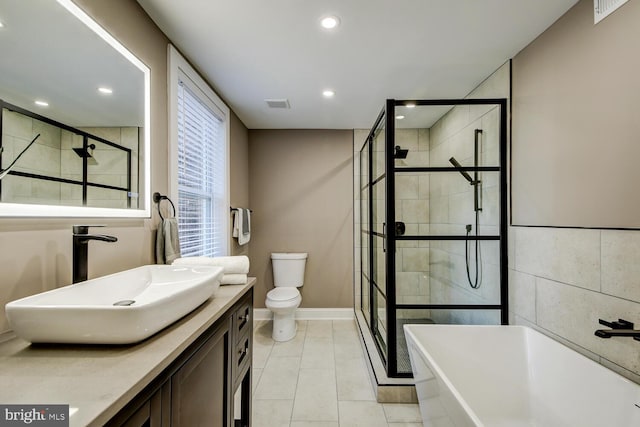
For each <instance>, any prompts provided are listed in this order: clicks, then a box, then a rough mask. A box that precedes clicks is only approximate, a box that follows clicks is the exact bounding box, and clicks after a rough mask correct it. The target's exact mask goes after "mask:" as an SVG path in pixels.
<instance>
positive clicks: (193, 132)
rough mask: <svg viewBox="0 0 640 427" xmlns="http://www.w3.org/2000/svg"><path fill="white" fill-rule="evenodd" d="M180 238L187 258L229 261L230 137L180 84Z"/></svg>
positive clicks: (219, 120) (221, 123) (216, 118)
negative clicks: (225, 258)
mask: <svg viewBox="0 0 640 427" xmlns="http://www.w3.org/2000/svg"><path fill="white" fill-rule="evenodd" d="M177 110H178V111H177V119H178V120H177V122H178V123H177V130H178V165H177V167H178V232H179V236H180V248H181V252H182V256H183V257H187V256H222V255H226V248H227V245H226V239H227V236H226V229H225V227H224V226H223V224H226V221H225V216H228V215H229V212H228V207H227V202H226V194H225V192H226V188H227V184H226V155H227V153H226V136H225V123H224V118H221V117H219V116H218V115H216V114H215V113H214V112H213V111H212V109H211V108H209V107H208V106H207V105H206V103H205V102H203V101H202V100H201V98H199V97H198V95H197V92H196V90H193V89H192V88H191V87H189V85H188V84H186V83H185V82H184V81H182V80H180V82H179V84H178V99H177Z"/></svg>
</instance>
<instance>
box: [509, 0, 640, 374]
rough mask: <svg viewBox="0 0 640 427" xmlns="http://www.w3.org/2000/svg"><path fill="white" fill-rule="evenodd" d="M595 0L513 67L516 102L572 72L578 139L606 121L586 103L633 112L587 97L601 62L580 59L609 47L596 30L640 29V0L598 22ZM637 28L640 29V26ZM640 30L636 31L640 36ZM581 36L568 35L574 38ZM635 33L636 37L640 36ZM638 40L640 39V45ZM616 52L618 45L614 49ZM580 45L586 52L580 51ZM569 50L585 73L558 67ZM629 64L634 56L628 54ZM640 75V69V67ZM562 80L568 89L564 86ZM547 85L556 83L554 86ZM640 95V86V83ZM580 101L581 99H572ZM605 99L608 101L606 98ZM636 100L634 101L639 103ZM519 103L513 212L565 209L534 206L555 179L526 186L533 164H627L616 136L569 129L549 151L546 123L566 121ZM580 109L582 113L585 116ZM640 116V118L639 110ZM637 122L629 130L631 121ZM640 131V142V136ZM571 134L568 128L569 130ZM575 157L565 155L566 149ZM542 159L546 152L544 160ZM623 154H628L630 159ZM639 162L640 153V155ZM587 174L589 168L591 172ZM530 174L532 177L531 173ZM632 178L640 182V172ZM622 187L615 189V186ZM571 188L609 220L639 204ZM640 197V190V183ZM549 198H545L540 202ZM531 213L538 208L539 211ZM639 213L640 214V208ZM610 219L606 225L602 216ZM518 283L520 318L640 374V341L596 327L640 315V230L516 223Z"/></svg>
mask: <svg viewBox="0 0 640 427" xmlns="http://www.w3.org/2000/svg"><path fill="white" fill-rule="evenodd" d="M592 4H593V3H592V2H591V1H589V0H583V1H581V2H580V3H578V5H577V6H576V7H574V8H573V9H571V10H570V11H569V12H568V13H567V14H566V15H565V16H564V17H563V18H562V19H560V20H559V21H558V22H556V24H554V25H553V26H552V27H551V28H550V29H549V30H547V32H545V33H544V34H543V35H542V36H541V37H540V38H539V39H538V40H537V41H536V42H535V43H533V44H531V45H530V46H528V47H527V48H525V49H524V50H523V51H522V52H521V53H519V54H518V56H517V57H516V58H515V59H514V68H513V73H514V75H513V80H514V85H513V99H514V108H515V102H516V100H517V99H519V100H520V101H522V100H523V99H525V98H526V97H525V94H524V93H523V92H522V89H523V88H531V87H540V88H543V87H545V86H546V85H547V84H549V83H550V81H549V73H557V74H559V75H558V76H556V77H555V78H554V79H553V80H559V81H570V80H574V81H572V82H571V85H570V86H569V87H567V90H569V89H570V90H571V91H572V92H575V93H578V94H581V95H582V97H583V98H582V102H584V103H585V105H584V106H582V107H580V108H578V109H577V110H576V114H578V115H580V117H579V120H577V121H575V122H571V123H568V124H567V125H568V126H567V129H566V132H569V133H571V132H573V135H572V136H571V138H569V139H574V138H576V137H577V135H579V133H580V129H582V127H583V126H584V125H587V124H589V122H592V121H594V120H596V115H595V114H586V113H585V112H584V108H586V107H589V106H591V107H593V108H594V109H596V108H597V109H603V110H604V109H607V110H609V111H610V113H611V115H610V116H607V117H604V118H603V121H604V122H607V123H615V122H616V120H617V117H616V116H625V115H626V114H627V113H628V112H629V111H631V110H629V109H628V107H623V106H622V105H620V103H619V102H618V101H620V100H623V99H624V98H625V97H624V95H623V94H620V93H616V92H613V91H612V92H611V93H608V94H607V97H610V98H611V99H610V101H611V102H607V103H606V104H601V103H600V101H597V100H587V98H588V96H587V95H588V94H589V93H590V91H591V89H592V87H591V86H592V83H593V82H594V80H592V79H588V78H583V76H588V75H589V72H588V71H587V70H588V68H589V67H590V66H592V65H593V64H592V63H591V62H589V61H586V62H582V63H581V62H580V61H579V60H578V59H579V58H581V57H590V56H592V55H593V54H595V53H596V52H598V51H599V50H600V48H601V47H600V46H599V45H598V44H597V43H594V44H593V45H590V44H589V43H591V42H592V41H593V40H592V38H591V36H590V35H589V34H587V33H590V32H592V31H593V32H602V33H605V32H608V33H610V32H617V33H619V34H625V33H627V32H628V31H630V30H631V29H632V28H631V27H633V29H634V30H637V29H638V28H640V27H638V26H637V22H638V19H639V18H640V3H638V2H629V3H627V4H626V5H625V6H623V7H622V8H621V9H619V10H618V11H616V12H615V13H614V14H613V15H611V16H609V17H608V18H606V19H605V20H604V21H602V22H601V23H600V24H598V25H597V26H595V27H593V15H592V12H591V9H592ZM636 34H638V33H637V31H636ZM637 38H638V36H637V35H636V36H635V40H637ZM569 40H570V41H571V43H567V41H569ZM635 40H633V41H631V40H630V41H629V42H630V43H632V44H634V43H635ZM636 49H637V48H636ZM611 50H612V52H614V51H616V48H615V47H612V48H611ZM576 52H580V54H577V53H576ZM551 54H553V55H556V56H557V55H559V56H565V57H569V58H573V59H572V60H574V61H577V62H576V63H575V64H574V65H575V67H576V69H575V72H574V71H572V70H568V69H566V68H562V67H557V66H554V63H553V62H549V55H551ZM636 59H637V55H636ZM541 64H544V65H545V66H546V67H547V69H546V70H542V71H541V72H538V71H539V70H540V69H539V65H541ZM621 65H624V63H622V64H621ZM619 77H620V75H619V74H618V71H617V70H610V71H608V72H606V73H604V74H602V75H601V76H599V78H598V79H596V80H597V81H599V82H600V83H602V82H605V81H611V82H612V81H615V80H617V79H619ZM636 80H637V76H636ZM553 87H555V89H556V90H558V91H560V94H564V95H568V93H567V92H565V91H564V89H563V88H561V87H558V86H553ZM560 89H563V90H562V91H561V90H560ZM545 90H546V89H545ZM629 90H636V92H635V94H636V95H637V94H638V91H637V89H632V87H629ZM572 101H573V100H572ZM601 101H602V100H601ZM536 102H537V103H538V104H537V108H538V109H539V110H538V111H539V112H542V111H552V112H553V111H557V108H558V102H562V98H561V99H558V98H556V97H555V96H550V97H548V98H546V99H538V100H537V101H536ZM635 107H636V106H633V108H635ZM518 111H519V110H518V109H515V110H514V121H513V141H512V148H513V159H514V162H513V165H512V178H513V182H514V187H513V193H512V197H513V215H514V221H515V220H516V219H517V218H516V215H517V214H518V212H520V213H522V215H521V216H520V217H519V219H520V220H522V219H523V218H525V215H524V213H526V211H528V210H530V209H534V208H535V209H538V211H539V212H540V211H543V210H548V211H550V210H554V209H560V204H559V201H557V200H548V201H546V202H545V203H546V204H545V205H532V201H531V200H529V197H530V196H531V195H532V193H531V191H539V190H543V189H544V188H545V184H544V182H540V183H537V184H536V183H534V185H533V187H532V188H528V187H527V188H525V187H523V186H522V185H516V183H518V182H520V183H522V182H524V181H525V180H528V179H529V178H531V176H530V175H529V174H530V173H531V168H530V167H529V166H531V165H532V166H536V165H537V166H536V167H539V168H540V170H541V171H546V170H547V169H546V168H547V167H548V165H551V164H557V163H559V162H561V161H563V159H566V158H570V157H574V156H575V157H578V158H582V157H583V156H586V155H588V156H592V157H596V158H599V159H601V160H602V161H601V162H599V166H600V167H599V168H598V169H594V170H593V171H591V172H590V173H592V174H593V176H594V177H596V178H597V179H598V180H599V181H601V182H604V181H606V179H608V177H610V176H611V175H612V174H614V173H615V172H619V171H620V170H619V169H623V170H624V168H625V167H628V166H623V167H621V166H620V165H621V164H622V163H614V164H611V163H608V162H607V160H606V159H607V151H608V150H609V149H610V148H611V143H613V142H615V140H610V139H606V141H600V142H599V143H597V144H595V145H588V146H584V147H582V148H581V152H577V151H576V150H578V149H577V148H576V147H575V146H574V145H572V144H571V141H570V140H569V139H567V138H561V139H560V140H556V141H555V143H556V144H557V147H556V149H555V150H554V151H553V152H549V151H547V150H546V149H545V148H544V147H542V146H541V144H537V143H536V141H541V140H542V139H544V138H546V137H547V136H548V134H547V133H545V129H554V128H555V127H557V126H558V125H559V123H560V122H561V121H562V120H560V119H558V118H557V117H549V116H548V115H547V114H542V113H541V114H537V115H536V114H535V112H532V111H529V112H526V111H520V113H521V114H525V113H527V114H529V116H528V117H527V119H528V120H537V125H538V126H536V127H529V126H525V123H526V121H524V120H520V119H518V120H516V117H515V114H516V113H518ZM577 118H578V117H576V119H577ZM635 120H636V122H637V119H635ZM627 130H628V129H627ZM637 135H638V134H637V133H636V142H637ZM565 136H566V134H565ZM525 143H526V144H529V145H528V146H527V147H526V148H527V151H526V152H527V153H528V155H529V156H530V157H529V160H528V161H530V162H531V164H530V165H527V164H526V162H524V161H522V159H521V160H520V161H516V158H518V157H519V156H521V155H522V154H523V152H522V151H520V149H522V148H523V145H524V144H525ZM636 145H637V144H636ZM565 155H566V156H569V157H564V156H565ZM538 159H543V162H542V163H540V162H539V160H538ZM621 160H623V159H621ZM631 161H632V162H636V161H637V157H636V158H634V159H631ZM581 176H583V177H585V178H586V176H584V175H581ZM529 181H530V180H529ZM630 183H631V184H632V185H634V186H636V185H637V178H636V179H635V180H634V181H633V182H631V181H630ZM610 190H611V191H612V192H613V191H614V190H615V189H614V188H610ZM560 191H564V193H563V194H564V197H571V198H573V199H576V200H582V201H588V202H589V204H588V206H589V209H591V208H596V207H598V206H600V207H604V208H605V210H604V211H601V214H602V219H603V220H604V221H610V220H611V221H613V220H615V219H616V218H618V217H619V215H620V214H625V215H626V214H629V213H630V212H632V206H631V203H630V200H627V199H623V198H621V199H619V200H618V199H617V200H616V201H622V202H624V203H623V204H622V206H620V207H618V208H613V207H612V206H611V204H610V200H609V199H608V198H607V197H604V196H601V195H596V193H594V192H593V188H592V187H591V186H590V185H588V184H586V182H585V185H578V186H575V188H573V189H572V191H571V192H570V193H566V191H567V190H566V189H565V190H560ZM568 194H570V196H569V195H568ZM634 194H635V196H634V197H635V198H636V201H637V189H636V191H635V193H634ZM540 203H541V202H540ZM583 213H584V212H573V213H571V215H570V216H567V217H566V218H567V222H568V223H570V224H579V221H581V220H582V219H584V218H585V216H584V215H583ZM529 217H530V216H529ZM635 219H636V220H637V221H640V215H636V217H635ZM600 225H604V224H600ZM509 269H510V271H509V273H510V277H509V292H510V311H511V313H510V322H511V323H515V324H524V325H530V326H533V327H536V328H538V329H539V330H541V331H542V332H544V333H546V334H548V335H550V336H552V337H553V338H555V339H557V340H559V341H561V342H563V343H565V344H567V345H569V346H570V347H572V348H574V349H576V350H578V351H580V352H582V353H584V354H585V355H587V356H588V357H591V358H592V359H594V360H596V361H598V362H600V363H602V364H603V365H605V366H607V367H609V368H611V369H613V370H615V371H617V372H619V373H621V374H623V375H625V376H627V377H629V378H631V379H632V380H634V381H636V382H638V383H640V356H639V354H640V353H639V352H638V342H636V341H633V340H632V339H629V338H612V339H608V340H605V339H601V338H598V337H596V336H594V334H593V333H594V331H595V330H596V329H600V328H602V326H601V325H599V324H598V319H599V318H602V319H608V320H615V319H618V318H623V319H627V320H629V321H632V322H635V323H636V324H639V323H640V281H639V279H638V278H639V277H640V231H637V230H635V231H624V230H603V229H581V228H567V229H562V228H549V227H510V229H509Z"/></svg>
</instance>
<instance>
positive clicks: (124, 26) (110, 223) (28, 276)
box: [0, 0, 248, 333]
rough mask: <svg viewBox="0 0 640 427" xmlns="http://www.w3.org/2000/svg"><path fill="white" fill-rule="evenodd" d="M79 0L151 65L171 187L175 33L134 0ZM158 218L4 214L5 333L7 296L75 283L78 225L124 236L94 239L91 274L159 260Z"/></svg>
mask: <svg viewBox="0 0 640 427" xmlns="http://www.w3.org/2000/svg"><path fill="white" fill-rule="evenodd" d="M75 2H76V3H77V4H78V5H79V6H80V7H82V8H83V9H84V10H85V11H86V12H87V13H88V14H89V15H90V16H92V17H93V18H94V19H95V20H96V21H97V22H98V23H99V24H100V25H102V26H103V27H104V28H105V29H107V30H108V31H109V32H110V33H111V34H112V35H113V36H114V37H115V38H116V39H118V40H119V41H120V42H121V43H122V44H124V45H125V46H126V47H127V48H128V49H129V50H131V52H132V53H133V54H134V55H136V56H137V57H138V58H139V59H140V60H141V61H142V62H144V63H145V64H146V65H147V66H148V67H149V68H150V70H151V191H152V192H153V191H159V192H161V193H163V194H166V193H167V189H168V174H167V161H168V160H167V152H168V149H167V141H168V136H167V133H168V131H167V120H168V114H167V43H169V40H168V39H167V38H166V36H165V35H164V34H163V33H162V32H161V31H160V30H159V29H158V28H157V27H156V25H155V24H154V23H153V21H151V19H150V18H149V17H148V16H147V15H146V14H145V12H144V11H143V10H142V9H141V8H140V6H139V5H138V3H136V2H135V1H134V0H110V1H108V2H107V1H101V0H75ZM231 120H232V122H231V153H230V155H231V165H232V175H231V180H232V182H231V193H232V194H231V201H232V203H238V204H241V203H242V204H245V203H247V200H248V184H247V182H246V173H247V170H248V166H247V165H248V153H247V146H248V140H247V130H246V127H245V126H244V124H242V122H241V121H240V120H239V119H238V118H237V117H236V116H235V115H233V114H232V118H231ZM236 141H237V143H236ZM158 219H159V218H158V215H157V211H156V209H155V206H152V218H151V219H148V220H138V219H95V218H94V219H81V218H78V219H64V218H51V219H0V272H2V274H1V278H0V333H1V332H3V331H6V330H7V329H8V325H7V322H6V318H5V316H4V305H5V304H6V303H7V302H9V301H12V300H15V299H17V298H21V297H24V296H28V295H32V294H35V293H38V292H42V291H45V290H49V289H54V288H56V287H59V286H63V285H67V284H69V283H70V282H71V262H72V258H71V225H72V224H78V223H80V224H87V223H88V224H105V225H107V228H105V229H104V230H103V231H104V233H105V234H110V235H113V236H116V237H118V242H116V243H102V242H92V243H90V244H89V245H90V248H89V277H90V278H91V277H97V276H102V275H105V274H109V273H113V272H117V271H120V270H123V269H128V268H133V267H137V266H140V265H144V264H149V263H153V262H154V259H153V244H154V233H155V228H156V227H157V223H158ZM233 250H235V249H234V248H232V251H233ZM244 250H248V249H247V248H245V249H244Z"/></svg>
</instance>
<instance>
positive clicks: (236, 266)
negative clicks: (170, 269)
mask: <svg viewBox="0 0 640 427" xmlns="http://www.w3.org/2000/svg"><path fill="white" fill-rule="evenodd" d="M173 264H174V265H214V266H217V267H222V268H223V269H224V274H247V273H249V258H248V257H247V256H245V255H239V256H220V257H206V256H194V257H186V258H178V259H176V260H175V261H174V262H173Z"/></svg>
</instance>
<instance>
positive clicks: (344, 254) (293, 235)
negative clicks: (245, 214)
mask: <svg viewBox="0 0 640 427" xmlns="http://www.w3.org/2000/svg"><path fill="white" fill-rule="evenodd" d="M352 140H353V132H352V131H344V130H250V131H249V165H250V169H251V174H250V177H249V189H250V194H251V209H253V216H252V236H251V274H252V275H255V276H256V277H257V278H258V284H257V285H256V289H255V291H256V294H255V304H256V307H264V300H265V297H266V293H267V292H268V291H269V290H270V289H272V288H273V275H272V269H271V260H270V254H271V252H308V253H309V259H308V260H307V266H306V273H305V284H304V287H303V288H301V292H302V305H301V307H323V308H335V307H352V305H353V288H352V283H353V276H352V275H353V216H352V212H353V207H352V205H353V194H352V185H353V184H352V182H353V181H352V179H353V171H352V154H353V153H352Z"/></svg>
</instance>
